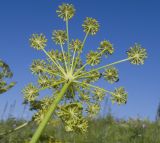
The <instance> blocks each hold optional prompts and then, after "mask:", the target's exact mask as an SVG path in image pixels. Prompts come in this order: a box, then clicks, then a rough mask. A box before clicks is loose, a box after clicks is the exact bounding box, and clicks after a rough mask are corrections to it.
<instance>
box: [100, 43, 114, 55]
mask: <svg viewBox="0 0 160 143" xmlns="http://www.w3.org/2000/svg"><path fill="white" fill-rule="evenodd" d="M98 49H99V50H100V51H102V52H103V54H105V55H106V56H108V55H112V54H113V53H114V48H113V45H112V44H111V43H110V42H109V41H107V40H104V41H102V42H101V43H100V47H99V48H98Z"/></svg>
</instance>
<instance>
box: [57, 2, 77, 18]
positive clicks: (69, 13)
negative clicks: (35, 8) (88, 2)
mask: <svg viewBox="0 0 160 143" xmlns="http://www.w3.org/2000/svg"><path fill="white" fill-rule="evenodd" d="M56 12H57V14H58V17H60V18H62V19H63V20H64V21H67V20H69V19H71V18H72V17H73V16H74V14H75V8H74V6H73V5H72V4H66V3H63V4H62V5H60V6H59V9H58V10H57V11H56Z"/></svg>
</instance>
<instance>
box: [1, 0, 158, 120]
mask: <svg viewBox="0 0 160 143" xmlns="http://www.w3.org/2000/svg"><path fill="white" fill-rule="evenodd" d="M62 2H67V3H72V4H74V6H75V8H76V15H75V17H74V18H73V19H72V20H71V21H70V23H69V31H70V36H71V37H72V38H80V39H83V37H84V33H83V30H82V27H81V25H82V23H83V20H84V19H85V17H86V16H88V17H93V18H96V19H97V20H98V21H99V22H100V25H101V27H100V30H99V32H98V33H97V35H96V36H94V37H89V38H88V40H87V42H86V46H85V49H86V50H85V52H88V51H89V50H95V49H96V48H97V47H98V45H99V42H100V41H101V40H104V39H107V40H109V41H110V42H112V43H113V44H114V47H115V54H114V55H113V56H112V57H110V58H109V59H105V60H104V62H103V64H106V63H109V62H111V61H115V60H119V59H123V58H126V53H125V52H126V50H127V49H128V48H129V47H130V46H132V45H133V44H134V43H135V42H138V43H140V44H141V45H142V46H143V47H145V48H146V49H147V51H148V59H147V60H146V62H145V65H143V66H140V67H138V66H134V65H131V64H130V63H129V62H126V63H124V64H121V65H118V66H117V68H119V72H120V81H119V83H116V84H114V85H112V86H111V85H109V84H108V83H107V82H104V81H101V82H99V83H98V85H99V86H101V87H104V88H106V89H108V88H109V89H112V90H113V89H114V87H118V86H124V87H125V88H126V90H127V92H128V94H129V98H128V102H127V104H126V105H123V106H117V105H113V106H111V107H112V112H113V114H114V115H115V116H117V117H124V118H127V117H137V116H138V115H139V116H140V117H143V118H145V117H147V118H149V119H152V120H153V119H154V118H155V114H156V109H157V106H158V103H159V101H160V84H159V81H160V75H159V74H160V44H159V43H160V8H159V5H160V1H159V0H121V1H118V0H74V1H73V0H14V1H13V0H1V4H0V59H3V60H4V61H5V62H6V63H8V64H9V65H10V67H11V69H12V71H13V72H14V77H13V80H14V81H17V85H16V86H15V87H14V88H12V89H11V90H10V91H8V92H7V93H5V94H3V95H1V96H0V114H1V112H2V109H3V108H4V105H5V103H6V102H7V101H8V103H10V104H11V103H13V102H14V101H15V100H16V109H15V111H14V114H15V115H16V116H19V115H20V114H21V112H22V109H23V106H22V101H23V95H22V94H21V90H22V89H23V87H24V86H25V85H26V84H28V83H29V82H31V81H35V79H36V78H35V77H34V76H33V75H32V74H31V72H30V70H29V66H30V65H31V63H32V60H33V59H37V58H43V57H44V54H43V53H41V52H38V51H36V50H34V49H32V48H30V46H29V42H28V39H29V37H30V36H31V34H32V33H41V32H42V33H45V34H46V36H47V38H48V39H49V42H48V49H51V48H58V47H57V46H55V44H54V43H52V40H51V33H52V31H53V30H55V29H64V28H65V24H64V23H63V21H62V20H61V19H59V18H58V17H57V14H56V12H55V11H56V9H57V7H58V5H60V4H62Z"/></svg>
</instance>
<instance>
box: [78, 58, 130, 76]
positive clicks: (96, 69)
mask: <svg viewBox="0 0 160 143" xmlns="http://www.w3.org/2000/svg"><path fill="white" fill-rule="evenodd" d="M131 59H132V58H126V59H123V60H119V61H117V62H113V63H110V64H107V65H104V66H101V67H99V68H95V69H93V70H90V71H88V72H84V73H82V74H80V75H78V76H75V77H76V78H78V77H83V76H84V75H86V74H89V73H92V72H94V71H99V70H101V69H104V68H107V67H110V66H113V65H116V64H120V63H122V62H126V61H129V60H131Z"/></svg>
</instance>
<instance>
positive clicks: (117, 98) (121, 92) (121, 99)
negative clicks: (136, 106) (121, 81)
mask: <svg viewBox="0 0 160 143" xmlns="http://www.w3.org/2000/svg"><path fill="white" fill-rule="evenodd" d="M127 97H128V94H127V92H126V91H125V89H124V87H119V88H116V89H115V91H114V93H113V94H112V102H113V103H114V102H117V103H118V104H126V102H127Z"/></svg>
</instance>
